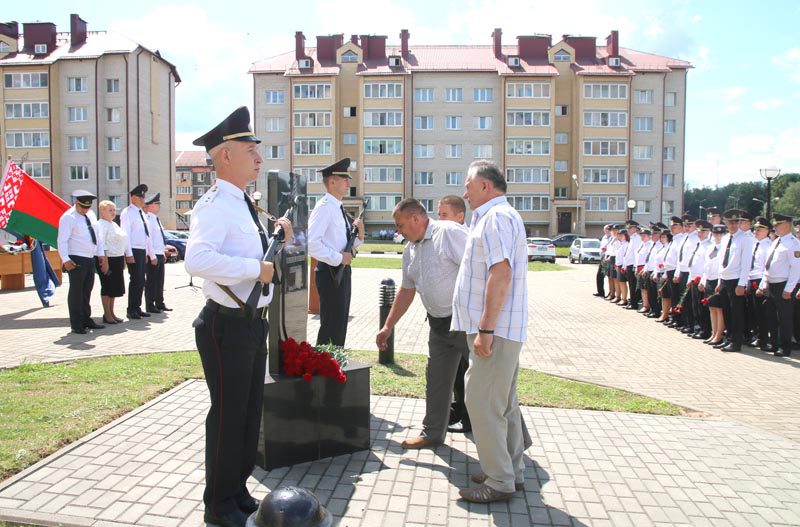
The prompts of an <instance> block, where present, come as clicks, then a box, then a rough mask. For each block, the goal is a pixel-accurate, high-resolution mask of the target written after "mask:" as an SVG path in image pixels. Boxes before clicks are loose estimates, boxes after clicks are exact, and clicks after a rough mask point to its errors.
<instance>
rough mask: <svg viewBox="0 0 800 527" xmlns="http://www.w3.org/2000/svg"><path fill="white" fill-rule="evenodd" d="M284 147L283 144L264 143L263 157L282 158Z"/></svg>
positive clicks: (284, 152) (284, 151) (284, 155)
mask: <svg viewBox="0 0 800 527" xmlns="http://www.w3.org/2000/svg"><path fill="white" fill-rule="evenodd" d="M284 157H286V149H285V148H284V146H283V145H264V159H283V158H284Z"/></svg>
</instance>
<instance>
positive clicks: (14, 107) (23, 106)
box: [5, 101, 50, 119]
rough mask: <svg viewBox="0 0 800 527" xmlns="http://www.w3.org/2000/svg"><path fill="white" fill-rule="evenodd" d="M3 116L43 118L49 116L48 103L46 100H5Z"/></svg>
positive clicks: (10, 117)
mask: <svg viewBox="0 0 800 527" xmlns="http://www.w3.org/2000/svg"><path fill="white" fill-rule="evenodd" d="M34 114H36V115H34ZM5 116H6V119H43V118H45V117H50V104H49V103H47V102H16V101H15V102H7V103H5Z"/></svg>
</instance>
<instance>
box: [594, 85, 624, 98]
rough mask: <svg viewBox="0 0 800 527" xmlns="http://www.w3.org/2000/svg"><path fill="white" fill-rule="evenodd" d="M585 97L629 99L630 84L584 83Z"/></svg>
mask: <svg viewBox="0 0 800 527" xmlns="http://www.w3.org/2000/svg"><path fill="white" fill-rule="evenodd" d="M583 97H584V98H585V99H627V98H628V86H627V85H626V84H584V85H583Z"/></svg>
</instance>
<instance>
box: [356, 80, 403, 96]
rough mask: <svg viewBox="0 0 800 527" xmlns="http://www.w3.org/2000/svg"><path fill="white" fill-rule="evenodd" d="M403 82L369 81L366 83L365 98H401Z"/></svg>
mask: <svg viewBox="0 0 800 527" xmlns="http://www.w3.org/2000/svg"><path fill="white" fill-rule="evenodd" d="M402 97H403V84H402V83H400V82H369V83H365V84H364V98H365V99H400V98H402Z"/></svg>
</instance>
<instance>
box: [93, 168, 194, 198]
mask: <svg viewBox="0 0 800 527" xmlns="http://www.w3.org/2000/svg"><path fill="white" fill-rule="evenodd" d="M108 168H111V167H108ZM177 193H178V194H191V193H192V187H187V186H183V187H178V191H177Z"/></svg>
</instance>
